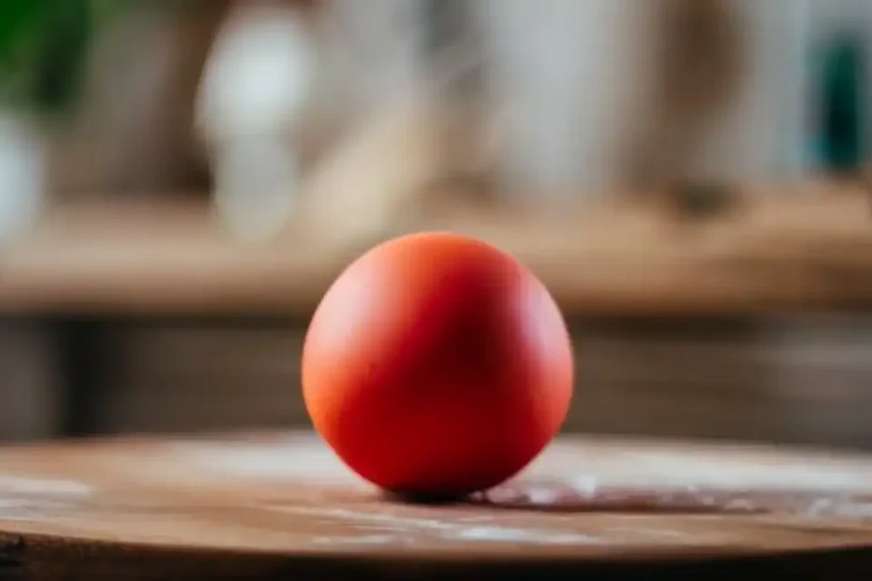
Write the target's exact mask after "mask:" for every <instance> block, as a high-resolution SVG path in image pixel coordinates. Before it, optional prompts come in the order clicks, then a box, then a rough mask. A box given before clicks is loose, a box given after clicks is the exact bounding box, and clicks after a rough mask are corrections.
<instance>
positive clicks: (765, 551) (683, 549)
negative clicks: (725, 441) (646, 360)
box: [0, 433, 872, 579]
mask: <svg viewBox="0 0 872 581" xmlns="http://www.w3.org/2000/svg"><path fill="white" fill-rule="evenodd" d="M752 572H756V573H760V574H762V575H764V576H766V578H769V579H771V578H791V579H795V578H803V579H806V578H814V579H829V578H833V579H855V578H856V579H872V456H864V455H859V454H845V453H833V452H828V451H825V450H782V449H776V448H753V447H739V446H712V445H700V444H690V443H679V442H652V441H638V440H615V439H600V438H562V439H559V440H558V441H556V442H555V443H553V444H552V445H551V446H550V447H549V448H548V449H547V450H546V452H545V453H543V454H542V456H540V458H539V459H537V460H536V462H535V463H534V464H533V465H532V466H530V467H529V468H528V469H527V470H525V471H524V472H523V473H522V474H521V475H519V476H518V477H517V478H515V479H513V480H512V481H510V482H509V483H507V484H505V485H503V486H501V487H498V488H496V489H494V490H491V491H489V492H488V493H486V494H480V495H477V496H474V497H472V498H470V499H466V500H464V501H460V502H455V503H443V504H420V503H417V504H416V503H413V502H409V501H406V500H403V499H398V498H392V497H389V496H386V495H384V494H382V493H380V492H379V491H378V490H376V489H374V488H372V487H371V486H369V485H368V484H366V483H365V482H363V481H361V480H359V479H358V478H357V477H356V476H354V475H353V474H352V473H350V472H349V471H348V470H347V469H346V468H345V467H344V466H343V465H342V464H341V463H340V462H339V461H338V460H337V459H336V458H335V457H334V456H333V455H332V454H331V453H330V451H329V450H327V449H326V448H325V446H324V445H323V444H322V443H321V442H320V441H319V440H317V439H316V438H315V437H314V436H313V435H311V434H307V433H285V434H256V435H236V436H222V437H210V438H189V439H149V438H133V439H131V438H127V439H119V440H103V441H99V440H95V441H79V442H75V443H49V444H40V445H29V446H16V447H8V448H0V579H210V578H218V579H228V578H244V579H285V578H288V579H290V578H294V579H297V578H319V579H324V578H326V579H347V578H366V579H373V578H390V579H407V578H428V579H429V578H432V579H446V578H464V579H485V578H495V577H506V576H507V577H512V578H517V577H526V576H543V577H544V576H550V577H552V578H553V577H559V576H565V577H572V578H577V577H578V576H579V575H583V574H588V575H596V576H599V577H598V578H602V577H608V578H621V579H624V578H626V579H651V578H661V577H662V578H669V579H674V578H688V579H691V578H693V579H697V578H706V579H708V578H738V577H740V576H744V575H748V574H751V573H752Z"/></svg>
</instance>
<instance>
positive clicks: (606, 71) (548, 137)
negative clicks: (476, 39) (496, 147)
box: [476, 0, 859, 198]
mask: <svg viewBox="0 0 872 581" xmlns="http://www.w3.org/2000/svg"><path fill="white" fill-rule="evenodd" d="M858 1H859V0H858ZM793 2H794V0H771V1H768V2H759V1H757V0H651V1H649V2H638V1H636V0H586V1H584V2H578V1H576V0H550V1H549V2H547V3H534V2H527V1H525V0H482V1H481V2H479V3H476V6H477V7H478V9H479V10H480V11H481V12H480V17H479V19H480V21H481V23H482V31H483V34H484V38H485V47H486V50H487V52H488V55H489V59H488V61H489V62H490V63H492V65H491V66H492V70H491V71H490V73H491V76H490V85H491V91H492V96H493V99H494V120H495V121H496V122H497V125H498V127H499V128H500V129H501V131H502V138H501V139H500V143H502V152H501V158H502V164H501V165H502V168H503V169H502V172H503V177H504V180H505V184H506V189H507V190H516V191H519V192H524V193H528V194H529V193H533V192H534V193H536V195H537V196H542V195H544V194H552V195H554V196H555V197H556V198H561V197H564V196H576V195H577V194H578V192H588V193H591V192H597V191H610V190H614V188H615V186H616V185H621V182H626V181H627V180H628V178H629V177H630V176H636V175H637V173H638V172H639V168H640V166H641V167H643V168H644V170H645V171H644V172H642V173H643V176H642V177H643V179H644V180H648V179H651V178H656V179H667V180H668V179H671V178H676V177H678V178H692V179H693V178H696V179H700V178H702V179H726V180H732V179H742V180H745V179H761V178H763V179H765V178H766V177H770V176H773V175H779V174H781V175H783V174H785V173H788V174H789V173H795V172H796V171H798V170H800V169H802V167H801V165H802V159H801V153H800V152H802V151H803V148H804V143H803V139H804V135H803V124H804V122H805V118H806V114H807V112H806V110H805V99H806V94H805V93H804V92H803V62H802V59H804V58H805V56H806V54H805V53H804V52H803V50H802V49H803V48H804V47H802V46H801V43H800V39H801V36H802V35H803V34H804V30H803V26H804V24H803V22H804V10H805V3H804V2H799V1H797V2H796V3H795V4H794V3H793ZM695 18H696V19H700V18H701V19H703V21H704V22H703V24H705V26H706V29H707V30H709V31H711V32H713V34H711V35H709V36H705V35H702V37H700V35H699V33H698V32H696V34H697V36H696V37H695V38H685V37H692V36H693V35H694V30H693V26H692V23H693V22H694V19H695ZM676 19H677V24H678V29H676ZM682 19H683V20H682ZM688 22H690V23H691V26H688V24H687V23H688ZM682 26H683V28H681V27H682ZM688 41H689V42H690V44H687V43H688ZM688 46H689V47H690V48H688ZM694 50H698V51H700V54H699V55H696V58H695V57H694V55H693V54H691V55H690V56H688V52H692V51H694ZM709 56H712V57H713V58H708V57H709ZM715 57H716V58H715ZM716 60H717V61H718V62H715V61H716ZM687 62H690V63H691V64H692V65H693V69H692V70H688V69H687V68H685V67H684V66H683V65H684V63H687ZM721 85H723V88H722V90H721ZM713 86H714V87H715V88H716V90H714V91H712V90H711V89H712V87H713ZM698 93H702V94H703V95H704V96H706V97H705V98H703V97H699V95H698ZM694 99H697V100H696V102H693V103H692V105H693V106H694V107H696V109H695V112H691V113H689V114H688V113H687V112H686V109H687V107H686V104H687V103H686V101H687V100H690V101H693V100H694ZM682 111H685V113H682Z"/></svg>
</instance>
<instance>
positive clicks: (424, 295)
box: [303, 233, 573, 495]
mask: <svg viewBox="0 0 872 581" xmlns="http://www.w3.org/2000/svg"><path fill="white" fill-rule="evenodd" d="M572 367H573V365H572V350H571V347H570V342H569V336H568V333H567V330H566V326H565V324H564V322H563V318H562V317H561V315H560V311H559V310H558V308H557V306H556V305H555V303H554V301H553V300H552V298H551V296H550V295H549V294H548V291H547V290H546V289H545V287H544V286H543V285H542V283H540V282H539V280H538V279H536V277H535V276H533V275H532V274H531V273H530V272H529V271H528V270H527V269H526V268H524V267H523V266H522V265H521V264H520V263H518V261H516V260H515V259H513V258H512V257H510V256H509V255H507V254H505V253H503V252H501V251H499V250H497V249H496V248H493V247H492V246H489V245H487V244H485V243H483V242H480V241H478V240H474V239H471V238H467V237H463V236H458V235H454V234H446V233H422V234H414V235H411V236H404V237H401V238H397V239H394V240H391V241H388V242H385V243H383V244H381V245H379V246H377V247H375V248H373V249H372V250H370V251H369V252H367V253H366V254H364V255H363V256H362V257H360V258H359V259H357V260H356V261H355V262H354V263H352V264H351V265H350V266H349V267H348V268H347V269H346V270H345V271H344V272H343V273H342V274H341V275H340V276H339V278H338V279H337V280H336V281H335V282H334V283H333V285H332V286H331V287H330V289H329V290H328V291H327V293H326V295H325V296H324V298H323V299H322V301H321V304H320V305H319V306H318V309H317V310H316V312H315V315H314V317H313V319H312V322H311V325H310V327H309V330H308V333H307V336H306V342H305V347H304V350H303V395H304V397H305V401H306V407H307V409H308V411H309V414H310V416H311V418H312V421H313V422H314V424H315V428H316V429H317V430H318V432H320V434H321V435H322V436H323V438H324V439H325V440H326V441H327V442H328V443H329V444H330V446H331V447H332V448H333V449H334V450H335V451H336V453H337V454H338V455H339V456H340V457H341V458H342V459H343V460H344V461H345V462H346V463H347V464H348V465H349V466H350V467H351V468H352V469H353V470H355V471H356V472H358V473H359V474H360V475H361V476H363V477H364V478H366V479H367V480H370V481H371V482H373V483H375V484H377V485H378V486H381V487H383V488H386V489H389V490H393V491H397V492H404V493H413V494H426V495H458V494H463V493H467V492H471V491H475V490H480V489H484V488H488V487H491V486H494V485H495V484H498V483H500V482H502V481H503V480H505V479H506V478H508V477H510V476H512V475H513V474H515V473H516V472H518V471H519V470H520V469H521V468H523V467H524V466H525V465H526V464H527V463H528V462H529V461H530V460H532V459H533V458H534V457H535V456H536V454H538V453H539V452H540V451H541V450H542V448H543V447H545V445H546V444H547V443H548V442H549V441H550V440H551V438H552V437H553V436H554V434H555V433H556V432H557V430H558V429H559V427H560V425H561V423H562V422H563V419H564V418H565V416H566V412H567V409H568V406H569V401H570V398H571V395H572V380H573V377H572V375H573V370H572Z"/></svg>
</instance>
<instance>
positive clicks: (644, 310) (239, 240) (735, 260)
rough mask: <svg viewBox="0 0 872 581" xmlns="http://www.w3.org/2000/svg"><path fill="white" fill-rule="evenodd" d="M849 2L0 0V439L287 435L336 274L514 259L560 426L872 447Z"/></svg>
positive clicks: (861, 42)
mask: <svg viewBox="0 0 872 581" xmlns="http://www.w3.org/2000/svg"><path fill="white" fill-rule="evenodd" d="M870 42H872V5H870V4H869V3H868V2H866V1H865V0H768V1H766V2H759V1H756V0H649V1H646V2H637V1H635V0H546V1H539V2H533V1H531V0H526V1H525V0H468V1H463V0H368V1H366V2H363V1H360V0H309V1H302V0H297V1H291V0H287V1H280V0H245V1H241V0H238V1H233V0H208V1H207V0H200V1H197V0H188V1H186V0H165V1H153V2H135V1H133V0H3V2H2V3H0V314H2V318H0V363H2V367H0V369H2V370H3V374H2V379H0V438H3V439H7V440H28V439H36V438H47V437H63V436H80V435H90V434H109V433H129V432H191V431H212V430H220V429H237V428H243V429H244V428H287V427H291V426H306V425H308V422H307V419H306V415H305V411H304V409H303V406H302V401H301V397H300V393H299V355H300V348H301V343H302V337H303V333H304V331H305V327H306V324H307V321H308V317H309V316H310V314H311V312H312V311H313V309H314V307H315V305H316V304H317V301H318V299H319V298H320V296H321V294H322V293H323V292H324V290H325V289H326V288H327V285H328V284H329V283H330V281H331V280H332V279H333V277H335V275H336V274H337V273H338V272H339V270H340V269H341V268H342V266H343V265H344V264H346V263H347V262H348V261H349V260H351V259H352V258H353V257H354V256H356V255H357V254H359V253H360V252H361V251H362V250H363V249H365V248H367V247H368V246H370V245H372V244H374V243H376V242H378V241H380V240H383V239H385V238H388V237H391V236H394V235H397V234H400V233H403V232H408V231H413V230H420V229H449V230H455V231H458V232H463V233H467V234H470V235H474V236H479V237H481V238H483V239H485V240H488V241H490V242H492V243H494V244H497V245H498V246H500V247H502V248H504V249H506V250H508V251H510V252H512V253H513V254H515V255H516V256H517V257H518V258H520V259H521V260H523V261H524V262H525V263H527V264H528V265H529V266H530V267H531V269H532V270H534V271H535V272H536V273H537V274H538V275H539V276H540V277H541V278H542V279H543V281H544V282H545V283H546V285H548V287H549V288H550V289H551V290H552V292H553V293H554V295H555V297H556V298H557V299H558V301H559V303H560V304H561V307H562V308H563V309H564V312H565V315H566V317H567V319H568V321H569V323H570V326H571V329H572V334H573V339H574V341H575V342H576V355H577V357H578V359H579V366H578V370H579V373H578V376H579V379H580V386H579V388H578V390H577V398H576V401H575V403H574V405H573V408H572V411H571V413H570V417H569V419H568V421H567V425H566V428H565V429H566V430H568V431H584V432H591V433H622V434H644V435H655V436H686V437H706V438H732V439H742V440H749V441H765V442H776V443H813V444H823V445H837V446H850V447H865V448H872V197H870V187H872V185H870V184H872V182H870V179H869V178H870V175H872V174H870V173H869V171H868V168H867V161H868V160H870V159H872V158H870V150H869V145H870V143H872V118H870V115H869V113H870V111H872V92H870V70H869V62H870V56H872V54H870Z"/></svg>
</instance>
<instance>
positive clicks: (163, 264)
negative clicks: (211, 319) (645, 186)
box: [0, 182, 872, 316]
mask: <svg viewBox="0 0 872 581" xmlns="http://www.w3.org/2000/svg"><path fill="white" fill-rule="evenodd" d="M421 214H422V215H423V216H426V218H420V219H410V221H408V222H406V223H403V224H396V225H395V227H394V228H395V229H394V230H392V231H386V232H384V236H383V237H390V236H392V235H396V234H400V233H402V232H404V231H410V230H422V229H451V230H454V231H457V232H463V233H467V234H470V235H475V236H479V237H481V238H483V239H485V240H487V241H489V242H492V243H494V244H496V245H497V246H499V247H501V248H504V249H506V250H507V251H510V252H512V253H513V254H515V255H516V256H517V257H518V258H520V259H521V260H522V261H523V262H525V263H526V264H528V265H529V266H530V267H531V268H532V269H533V270H534V271H535V272H536V273H537V274H538V275H539V276H540V277H541V278H542V279H543V281H544V282H545V283H546V285H548V287H549V288H550V289H551V291H552V292H553V293H554V294H555V296H556V298H557V299H558V301H559V302H560V303H561V305H562V306H563V307H564V309H565V310H566V311H567V312H570V313H574V314H595V315H600V314H612V315H614V314H618V315H628V314H629V315H664V314H666V315H668V314H680V315H696V314H747V313H760V312H770V311H773V310H775V311H784V310H803V309H849V308H858V307H866V308H868V307H869V306H872V252H870V250H872V214H870V200H869V194H868V191H867V189H866V188H865V187H862V186H860V185H858V184H854V185H850V184H848V185H837V184H831V183H826V182H823V183H817V182H815V183H805V184H800V185H796V184H793V185H785V186H782V187H779V186H771V187H768V188H766V187H758V188H746V189H745V190H743V191H742V193H741V195H740V196H738V201H737V203H736V205H735V206H734V207H733V208H732V209H731V210H729V211H725V212H722V213H720V214H717V215H714V216H710V217H708V218H705V219H689V218H687V217H684V218H682V217H681V216H680V215H678V214H677V213H676V212H675V211H674V209H671V208H670V207H669V206H668V204H666V205H664V204H660V203H654V202H650V201H648V202H646V201H644V200H640V198H639V197H637V198H634V199H632V200H627V199H626V198H617V199H616V201H613V202H611V203H604V204H600V205H580V206H577V207H571V208H565V209H563V210H562V211H560V212H543V211H531V210H530V209H524V208H510V207H499V208H496V207H494V208H470V207H468V206H459V207H447V208H432V209H428V210H427V211H422V212H421ZM348 219H349V220H352V219H353V217H348ZM300 220H301V221H305V217H304V216H300ZM341 231H342V230H341V225H339V224H337V232H341ZM303 232H305V229H304V228H300V229H294V228H290V229H289V230H288V232H286V233H285V234H284V235H283V236H281V237H280V238H279V239H277V240H275V241H273V242H271V243H269V244H265V245H251V244H242V243H237V242H234V241H233V240H232V239H230V238H229V237H228V236H227V234H226V232H224V231H223V230H222V228H221V227H220V224H218V223H217V222H216V221H215V220H214V216H212V214H210V213H209V211H208V210H207V208H206V207H205V206H204V205H197V204H195V203H188V204H181V203H167V202H163V203H159V202H155V203H152V204H144V203H138V204H115V205H112V204H110V205H104V206H96V207H90V206H67V207H60V208H57V209H55V211H54V212H52V213H51V214H50V215H49V216H47V217H46V219H45V221H44V223H43V224H42V226H41V228H40V229H39V230H38V231H36V232H34V233H33V235H32V236H30V237H28V238H27V239H25V240H21V241H20V243H18V244H17V245H15V246H13V247H11V248H8V249H6V251H5V253H4V254H3V256H2V260H0V312H2V313H13V314H19V313H31V314H82V313H85V314H91V313H105V314H134V315H136V314H182V315H252V314H263V315H282V316H288V315H299V314H303V315H305V314H308V313H309V312H310V311H311V310H312V309H313V308H314V306H315V304H317V301H318V299H319V298H320V296H321V294H322V293H323V292H324V290H326V287H327V285H328V284H329V283H330V281H331V280H332V279H333V278H334V277H335V276H336V274H338V272H339V271H340V269H341V268H342V267H343V266H344V265H345V264H347V263H348V261H350V260H351V259H352V258H353V257H355V256H356V255H357V254H359V253H360V252H361V251H362V250H363V248H362V247H361V246H360V244H359V243H358V244H350V243H349V242H348V241H343V240H342V239H341V236H340V235H338V234H336V233H335V232H333V233H331V232H319V233H311V232H310V233H309V234H303ZM331 236H333V237H334V238H331ZM337 236H338V237H337ZM372 242H375V241H374V240H373V241H372Z"/></svg>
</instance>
